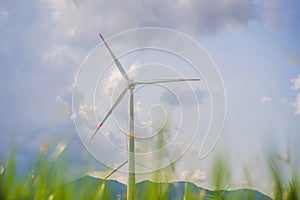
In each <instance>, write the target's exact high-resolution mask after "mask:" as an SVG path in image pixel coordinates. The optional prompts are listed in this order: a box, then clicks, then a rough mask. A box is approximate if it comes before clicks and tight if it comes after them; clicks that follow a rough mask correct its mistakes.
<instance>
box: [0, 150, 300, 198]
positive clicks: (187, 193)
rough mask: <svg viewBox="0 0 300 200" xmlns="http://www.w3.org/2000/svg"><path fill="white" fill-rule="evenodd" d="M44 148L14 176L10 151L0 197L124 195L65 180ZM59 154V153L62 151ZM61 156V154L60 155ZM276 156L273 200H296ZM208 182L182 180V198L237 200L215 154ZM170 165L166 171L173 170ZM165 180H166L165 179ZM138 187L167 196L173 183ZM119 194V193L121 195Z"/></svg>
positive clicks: (294, 177) (102, 185)
mask: <svg viewBox="0 0 300 200" xmlns="http://www.w3.org/2000/svg"><path fill="white" fill-rule="evenodd" d="M46 151H47V150H43V151H41V152H40V156H39V158H38V159H37V161H36V163H35V166H34V168H32V169H31V172H30V173H29V174H26V175H23V176H20V175H17V173H16V169H17V166H18V163H17V162H16V156H17V151H16V150H13V151H12V152H11V154H10V156H9V158H8V159H6V160H1V163H0V199H1V200H2V199H36V200H41V199H45V200H52V199H64V200H68V199H70V200H71V199H125V198H126V195H124V193H125V192H126V190H124V189H123V190H124V191H123V192H124V193H123V194H117V193H116V191H114V189H113V188H114V187H118V184H119V183H116V181H105V180H99V181H98V180H95V179H92V178H84V179H81V180H80V181H73V182H67V181H66V175H67V173H68V169H67V167H66V164H65V163H64V159H61V158H60V159H59V158H58V157H56V158H53V157H49V156H48V154H47V152H46ZM62 154H63V153H62ZM60 156H63V155H60ZM278 162H280V161H279V160H278V158H276V157H275V156H273V157H272V156H269V157H268V163H269V171H270V175H271V176H272V178H273V183H274V191H273V196H272V197H271V198H273V199H274V200H297V199H300V190H299V184H300V182H299V181H300V179H299V176H298V174H297V173H296V170H294V168H293V167H292V166H291V177H290V178H289V179H288V182H286V181H284V179H283V177H282V176H283V175H282V174H281V172H280V170H279V166H278ZM211 167H212V174H211V177H212V183H211V184H212V185H214V186H215V191H211V192H209V193H208V190H200V191H199V192H198V193H196V194H195V192H194V189H193V184H192V183H189V182H184V183H183V184H184V187H183V191H182V192H183V196H182V199H184V200H188V199H208V200H209V199H239V197H235V196H234V195H231V196H230V195H227V196H226V195H225V194H226V192H227V189H229V188H230V184H231V183H230V179H231V175H232V174H231V173H232V172H231V170H230V167H229V166H228V165H227V163H226V161H225V159H224V158H222V157H217V158H216V159H215V161H214V162H213V164H212V166H211ZM175 168H176V165H172V166H171V167H170V170H175ZM160 173H161V172H160V171H157V172H156V173H155V175H154V176H155V177H154V180H159V177H160V176H161V174H160ZM166 181H168V180H166ZM137 188H138V191H139V192H138V195H137V197H138V199H149V200H150V199H171V195H172V194H171V191H172V190H176V188H175V189H174V185H170V184H168V183H167V182H164V183H154V182H145V183H144V184H143V185H142V186H140V187H137ZM122 195H123V196H122ZM247 199H249V200H250V199H257V198H255V197H254V196H253V193H249V194H248V195H247Z"/></svg>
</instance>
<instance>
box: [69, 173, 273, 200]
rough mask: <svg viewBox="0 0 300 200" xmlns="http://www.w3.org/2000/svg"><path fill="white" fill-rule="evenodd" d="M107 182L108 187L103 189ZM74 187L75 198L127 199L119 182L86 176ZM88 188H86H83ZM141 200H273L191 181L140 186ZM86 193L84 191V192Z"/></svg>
mask: <svg viewBox="0 0 300 200" xmlns="http://www.w3.org/2000/svg"><path fill="white" fill-rule="evenodd" d="M103 183H105V186H103ZM67 185H68V186H69V187H72V188H73V190H74V192H75V194H74V197H75V198H74V199H88V198H89V195H94V194H95V193H98V194H99V195H98V197H99V198H98V199H118V200H125V199H126V189H127V186H126V185H125V184H123V183H120V182H119V181H116V180H103V179H101V178H96V177H92V176H89V175H86V176H84V177H82V178H80V179H77V180H74V181H72V182H69V183H67ZM83 188H84V189H83ZM136 189H137V199H138V200H139V199H143V200H144V199H149V200H150V199H170V200H177V199H178V200H181V199H184V198H185V197H186V199H203V200H210V199H228V200H240V199H249V200H250V199H253V200H272V198H270V197H269V196H267V195H265V194H263V193H261V192H260V191H257V190H252V189H247V188H242V189H236V190H209V189H205V188H203V187H200V186H197V185H196V184H194V183H191V182H187V181H178V182H165V183H157V182H153V181H150V180H144V181H141V182H138V183H137V184H136ZM83 190H84V191H83Z"/></svg>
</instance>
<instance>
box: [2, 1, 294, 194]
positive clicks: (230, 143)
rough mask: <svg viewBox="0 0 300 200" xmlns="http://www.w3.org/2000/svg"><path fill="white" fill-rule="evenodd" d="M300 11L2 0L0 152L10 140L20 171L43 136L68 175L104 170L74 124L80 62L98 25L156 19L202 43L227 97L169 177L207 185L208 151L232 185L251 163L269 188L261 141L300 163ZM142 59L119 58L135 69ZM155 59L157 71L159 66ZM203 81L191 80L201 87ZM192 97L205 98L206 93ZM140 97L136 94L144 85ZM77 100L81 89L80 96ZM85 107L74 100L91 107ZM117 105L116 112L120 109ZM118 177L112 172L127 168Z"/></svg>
mask: <svg viewBox="0 0 300 200" xmlns="http://www.w3.org/2000/svg"><path fill="white" fill-rule="evenodd" d="M299 11H300V1H298V0H287V1H279V0H265V1H262V0H252V1H251V0H221V1H219V0H211V1H193V0H178V1H171V0H167V1H166V2H165V3H164V6H162V5H161V2H160V1H157V0H154V1H153V0H144V1H136V2H135V1H121V2H119V1H114V0H113V1H98V0H89V1H81V0H63V1H60V0H45V1H37V0H32V1H21V0H14V1H0V31H1V37H0V70H1V71H0V78H1V79H0V81H1V84H0V92H1V94H2V95H1V98H0V115H1V122H0V130H1V132H0V152H1V153H0V157H1V158H5V157H6V156H7V155H8V154H9V152H10V149H11V146H12V145H15V146H17V148H18V149H19V153H18V157H17V158H18V161H19V162H18V163H19V166H18V167H19V169H26V168H28V166H30V165H31V164H32V160H33V159H34V157H36V155H37V154H38V153H39V151H40V150H41V148H42V147H44V146H45V145H46V146H47V144H50V151H53V152H55V151H57V149H64V150H65V151H66V153H67V154H68V162H69V163H71V164H70V171H74V174H77V175H78V176H82V174H83V173H86V172H93V173H94V174H96V172H99V171H100V172H101V171H103V170H104V169H105V167H104V166H103V165H101V164H99V162H98V161H97V160H96V159H95V158H94V157H93V156H92V155H91V154H89V152H88V150H89V149H88V150H87V149H86V148H85V146H84V142H83V143H82V142H81V140H80V137H79V136H80V134H79V135H78V134H77V130H76V127H75V124H74V119H75V117H74V116H75V115H74V114H76V113H73V111H72V91H73V86H74V81H75V78H76V75H77V74H78V70H79V69H80V66H81V64H82V63H83V61H84V59H85V57H86V56H87V55H88V54H89V53H90V52H91V51H92V50H93V49H94V48H96V50H99V51H100V50H101V51H102V50H103V51H104V50H105V47H104V45H103V44H102V46H101V40H100V38H99V37H98V33H99V32H101V33H102V34H103V35H104V36H105V38H110V37H112V36H114V35H116V34H118V33H120V32H122V31H126V30H129V29H135V28H142V27H161V28H167V29H173V30H175V31H178V32H181V33H183V34H185V35H187V36H188V37H189V38H191V39H193V40H194V41H195V42H197V43H198V44H200V45H201V46H202V47H203V48H204V49H205V50H206V52H207V53H208V54H209V56H210V57H211V59H212V60H213V61H214V63H215V64H216V66H217V68H218V70H219V73H220V75H221V77H222V80H223V83H224V87H225V89H226V98H227V101H226V110H227V112H226V120H225V125H224V129H223V131H222V135H221V137H220V140H219V142H218V144H217V146H216V148H215V149H214V151H213V152H212V153H211V154H210V155H209V156H208V157H207V158H206V159H203V160H200V159H198V157H197V151H198V149H199V145H200V143H199V141H198V143H197V142H196V143H195V144H193V146H192V148H191V150H190V151H188V153H187V154H186V155H185V156H183V158H181V159H179V161H178V163H176V174H175V175H174V177H175V179H185V180H192V181H194V182H195V183H197V184H198V185H204V186H207V187H208V186H209V184H208V182H209V181H210V176H209V169H210V168H209V166H210V163H211V161H212V159H213V157H214V155H216V154H217V153H218V152H226V155H227V156H228V163H230V164H231V166H232V169H233V171H234V173H233V174H234V180H232V181H233V183H234V185H237V186H242V185H243V184H244V182H245V177H244V176H243V170H244V169H248V168H250V169H251V179H252V182H253V184H254V186H255V187H256V188H260V189H261V190H263V191H266V192H268V191H269V190H268V187H269V186H270V182H268V181H269V180H268V178H267V177H268V175H267V167H266V165H265V163H264V160H265V158H264V156H265V153H264V152H266V151H267V149H268V148H272V149H274V154H276V155H277V154H279V155H280V156H281V157H282V158H284V157H286V156H288V153H286V152H287V151H289V152H290V154H291V158H292V159H291V162H292V164H294V165H297V166H299V161H300V157H299V154H298V155H297V154H296V152H297V151H299V147H298V144H297V143H298V141H299V140H300V136H299V131H300V123H299V120H300V48H299V47H298V44H300V41H299V40H300V39H299V37H298V36H299V35H300V24H299V23H300V12H299ZM112 38H113V37H112ZM110 44H111V43H110ZM117 45H118V44H117V43H116V44H115V47H113V46H114V43H113V39H112V44H111V48H112V49H114V48H115V49H116V52H118V48H121V47H119V46H117ZM120 45H121V44H120ZM136 55H139V54H136ZM140 56H141V55H140ZM159 56H161V57H163V56H164V55H163V54H161V55H159ZM159 56H158V58H160V57H159ZM133 57H134V58H135V57H137V56H133ZM147 58H148V59H149V57H147V55H146V56H145V57H140V58H138V59H137V60H134V59H130V58H128V60H127V61H128V63H126V59H124V60H123V61H122V62H124V63H125V64H126V67H128V69H132V70H133V72H134V69H135V68H134V67H136V68H138V66H140V65H143V60H145V61H147ZM150 58H151V59H154V60H155V59H157V58H152V57H150ZM151 59H150V60H151ZM165 60H166V63H168V58H167V59H165ZM169 60H171V58H169ZM131 61H132V62H131ZM135 61H137V63H135ZM133 63H135V65H132V64H133ZM169 64H170V63H169ZM131 65H132V66H131ZM130 66H131V67H132V68H130ZM156 67H157V68H158V71H159V70H162V69H159V67H161V68H163V66H156ZM110 69H112V68H110ZM126 69H127V68H126ZM186 73H187V74H189V73H190V71H187V72H186ZM109 75H114V76H117V77H115V79H111V80H116V79H117V78H118V77H119V76H120V74H118V72H116V71H112V72H110V71H108V72H107V76H108V77H107V78H109ZM111 78H113V77H111ZM201 84H202V83H200V86H199V85H197V86H195V88H197V87H198V86H199V87H200V89H201V88H202V86H203V85H201ZM101 87H103V84H102V85H101V84H100V85H99V88H101ZM203 87H204V86H203ZM141 91H142V90H141ZM206 92H207V91H206ZM201 94H202V96H201ZM80 95H81V96H80ZM82 95H83V96H82ZM114 95H116V94H114ZM144 95H146V94H144ZM199 95H200V97H205V91H204V92H203V93H201V92H200V94H199ZM140 96H141V99H140V101H142V100H143V98H142V97H143V93H142V92H141V95H140ZM180 96H181V97H182V98H184V97H185V94H183V93H180ZM206 97H207V96H206ZM84 98H85V97H84V94H79V96H78V99H79V100H80V99H84ZM156 100H157V101H159V100H161V99H156ZM148 103H149V105H150V104H151V102H150V101H149V102H148ZM152 103H155V101H154V102H152ZM125 104H126V102H125ZM78 105H79V104H78ZM203 105H204V104H203ZM89 106H90V105H82V107H81V108H82V109H83V111H90V110H94V107H89ZM123 107H126V106H124V105H123V106H121V107H120V109H119V112H118V113H120V115H122V114H124V112H125V114H126V110H125V111H122V108H123ZM97 109H98V110H99V109H100V108H99V107H97ZM185 109H187V108H186V107H185ZM174 112H177V110H176V109H175V111H174ZM178 112H179V111H178ZM207 112H209V111H207ZM82 114H83V115H84V114H87V112H82ZM98 115H99V116H100V115H101V113H99V112H98V111H97V116H98ZM115 116H118V115H115ZM142 117H143V116H142ZM125 118H126V116H124V119H125ZM175 120H176V118H175ZM119 121H121V120H119ZM142 122H143V120H142ZM173 128H176V127H173ZM171 130H172V129H171ZM186 131H187V130H186ZM200 142H201V141H200ZM89 151H90V150H89ZM195 152H196V153H195ZM284 167H285V168H286V169H288V168H289V166H284ZM78 169H81V170H78ZM298 169H299V168H298ZM117 176H119V177H115V178H118V180H119V179H121V177H123V178H124V177H126V174H118V175H117ZM262 179H263V180H262Z"/></svg>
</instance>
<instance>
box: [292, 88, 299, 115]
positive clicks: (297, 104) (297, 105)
mask: <svg viewBox="0 0 300 200" xmlns="http://www.w3.org/2000/svg"><path fill="white" fill-rule="evenodd" d="M291 105H292V106H293V107H294V108H295V114H296V115H300V93H298V94H297V97H296V100H295V101H294V102H292V103H291Z"/></svg>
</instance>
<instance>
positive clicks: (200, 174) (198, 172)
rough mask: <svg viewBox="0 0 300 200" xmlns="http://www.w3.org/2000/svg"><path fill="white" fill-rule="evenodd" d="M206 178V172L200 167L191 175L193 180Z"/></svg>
mask: <svg viewBox="0 0 300 200" xmlns="http://www.w3.org/2000/svg"><path fill="white" fill-rule="evenodd" d="M205 178H206V175H205V172H203V171H201V170H200V169H196V170H195V172H194V174H193V175H192V176H191V181H194V182H198V181H204V180H205Z"/></svg>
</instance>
